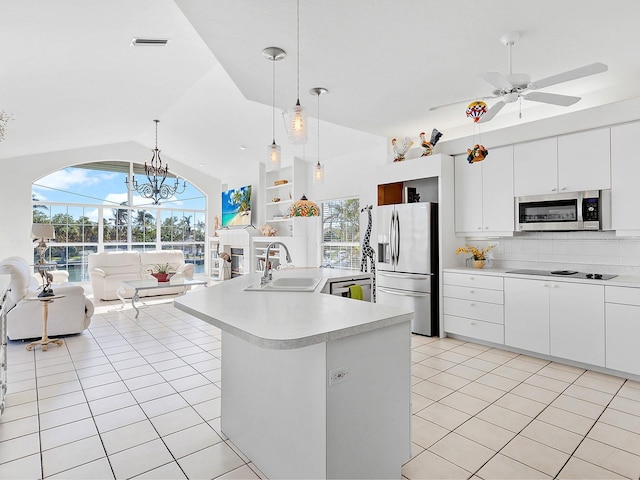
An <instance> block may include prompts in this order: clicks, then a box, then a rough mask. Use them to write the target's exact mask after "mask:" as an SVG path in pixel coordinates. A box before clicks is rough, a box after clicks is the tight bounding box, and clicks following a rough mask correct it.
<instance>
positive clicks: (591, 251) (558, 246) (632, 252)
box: [461, 232, 640, 276]
mask: <svg viewBox="0 0 640 480" xmlns="http://www.w3.org/2000/svg"><path fill="white" fill-rule="evenodd" d="M467 243H468V244H470V245H475V246H479V247H484V246H486V245H492V244H497V246H496V247H495V248H494V249H493V250H491V251H490V252H489V254H488V255H487V257H488V258H492V259H493V266H495V267H499V268H511V269H517V268H535V269H543V270H547V269H553V270H557V269H574V270H580V271H594V272H598V273H609V274H616V275H633V276H640V238H635V237H634V238H619V237H616V235H615V232H528V233H522V234H516V235H514V236H513V237H504V238H500V239H495V240H494V239H491V240H472V239H467ZM462 263H464V259H461V264H462Z"/></svg>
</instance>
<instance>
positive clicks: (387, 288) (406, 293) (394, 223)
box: [376, 202, 439, 336]
mask: <svg viewBox="0 0 640 480" xmlns="http://www.w3.org/2000/svg"><path fill="white" fill-rule="evenodd" d="M377 217H378V232H377V233H378V262H377V263H376V270H377V303H380V304H382V305H394V306H400V307H404V308H409V309H411V310H413V311H414V318H413V320H412V322H411V331H412V332H414V333H418V334H421V335H429V336H433V335H438V325H439V320H438V204H437V203H430V202H420V203H402V204H398V205H384V206H379V207H378V211H377Z"/></svg>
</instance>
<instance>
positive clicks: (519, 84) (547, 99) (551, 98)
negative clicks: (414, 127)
mask: <svg viewBox="0 0 640 480" xmlns="http://www.w3.org/2000/svg"><path fill="white" fill-rule="evenodd" d="M519 38H520V34H519V33H518V32H511V33H507V34H505V35H503V36H502V38H500V41H501V42H502V43H503V44H504V45H506V46H507V48H508V49H509V75H502V74H500V73H498V72H487V73H483V74H480V77H481V78H483V79H484V80H485V81H487V82H488V83H490V84H491V85H493V86H494V87H495V88H496V89H495V90H494V91H493V94H492V95H489V96H487V97H482V98H474V99H470V100H468V101H472V100H487V99H491V98H501V100H499V101H498V102H496V103H495V104H494V105H493V106H492V107H491V108H490V109H489V110H488V111H487V113H485V114H484V115H482V116H481V117H480V120H479V121H478V123H484V122H488V121H489V120H491V119H492V118H493V117H495V116H496V114H497V113H498V112H499V111H500V110H502V108H503V107H504V106H505V105H506V104H507V103H513V102H515V101H516V100H518V99H524V100H530V101H533V102H540V103H549V104H552V105H559V106H562V107H568V106H570V105H573V104H574V103H576V102H578V101H579V100H580V97H573V96H570V95H558V94H555V93H545V92H535V91H534V92H529V93H526V92H527V91H528V90H538V89H541V88H545V87H550V86H551V85H557V84H558V83H563V82H568V81H569V80H576V79H578V78H583V77H588V76H590V75H595V74H596V73H602V72H606V71H607V70H608V69H609V67H607V65H605V64H604V63H592V64H590V65H585V66H584V67H580V68H576V69H573V70H568V71H566V72H563V73H558V74H557V75H552V76H550V77H547V78H543V79H541V80H536V81H535V82H532V81H531V79H530V77H529V75H527V74H526V73H513V72H512V71H511V47H512V46H513V45H514V44H515V43H516V41H518V40H519ZM457 103H460V102H454V103H448V104H446V105H438V106H436V107H431V108H430V109H429V110H437V109H439V108H442V107H447V106H449V105H455V104H457ZM520 115H521V116H522V113H521V114H520Z"/></svg>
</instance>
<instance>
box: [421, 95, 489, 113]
mask: <svg viewBox="0 0 640 480" xmlns="http://www.w3.org/2000/svg"><path fill="white" fill-rule="evenodd" d="M498 96H499V95H491V96H489V97H473V98H470V99H468V100H458V101H457V102H451V103H445V104H443V105H436V106H435V107H431V108H429V111H430V112H431V111H432V110H439V109H440V108H444V107H451V106H452V105H459V104H461V103H470V102H475V101H477V100H489V99H491V98H498Z"/></svg>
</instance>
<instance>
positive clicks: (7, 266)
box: [0, 257, 94, 340]
mask: <svg viewBox="0 0 640 480" xmlns="http://www.w3.org/2000/svg"><path fill="white" fill-rule="evenodd" d="M32 272H33V267H31V266H30V265H29V264H28V263H27V261H26V260H25V259H24V258H21V257H8V258H5V259H4V260H2V261H1V262H0V273H8V274H10V275H11V283H10V285H9V288H10V289H11V290H10V292H9V294H8V296H7V337H9V339H10V340H23V339H27V338H39V337H41V336H42V304H41V302H39V301H36V300H27V299H28V298H33V297H37V296H38V293H40V289H39V288H40V287H39V285H38V282H37V281H36V279H35V278H34V276H33V273H32ZM53 292H54V293H55V294H56V295H64V298H58V299H55V300H54V301H53V303H52V304H51V306H50V307H49V314H48V317H47V333H48V334H49V335H50V336H51V337H55V336H58V335H68V334H72V333H80V332H82V331H83V330H85V329H86V328H87V327H88V326H89V324H90V323H91V316H92V315H93V310H94V309H93V303H92V302H91V300H90V299H88V298H87V297H86V296H85V295H84V289H83V288H82V287H81V286H79V285H69V284H53Z"/></svg>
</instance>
